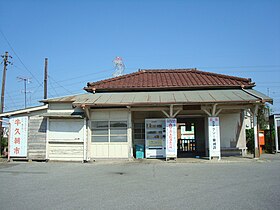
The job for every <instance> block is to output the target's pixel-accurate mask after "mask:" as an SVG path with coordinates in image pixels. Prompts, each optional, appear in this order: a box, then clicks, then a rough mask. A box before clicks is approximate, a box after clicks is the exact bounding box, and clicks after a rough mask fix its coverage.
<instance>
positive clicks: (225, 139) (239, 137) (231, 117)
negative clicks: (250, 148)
mask: <svg viewBox="0 0 280 210" xmlns="http://www.w3.org/2000/svg"><path fill="white" fill-rule="evenodd" d="M219 117H220V134H221V148H239V149H243V148H246V133H245V123H243V122H244V121H243V116H242V115H241V114H240V113H232V114H221V115H220V116H219Z"/></svg>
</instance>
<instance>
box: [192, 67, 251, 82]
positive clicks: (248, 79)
mask: <svg viewBox="0 0 280 210" xmlns="http://www.w3.org/2000/svg"><path fill="white" fill-rule="evenodd" d="M193 72H195V73H198V74H205V75H209V76H219V77H223V78H227V79H228V78H231V79H237V80H242V81H248V82H251V81H252V80H251V78H243V77H237V76H230V75H227V74H220V73H214V72H208V71H201V70H197V69H195V71H193Z"/></svg>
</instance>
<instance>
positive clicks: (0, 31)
mask: <svg viewBox="0 0 280 210" xmlns="http://www.w3.org/2000/svg"><path fill="white" fill-rule="evenodd" d="M0 33H1V34H2V36H3V37H4V39H5V41H6V42H7V44H8V45H9V47H10V48H11V50H12V51H13V53H14V54H15V56H16V57H17V58H18V60H19V61H20V63H21V64H22V65H23V67H24V68H25V70H27V71H28V72H29V74H30V75H31V76H32V77H33V78H34V79H35V80H36V81H37V82H38V84H40V82H39V80H38V79H37V78H36V77H35V76H34V74H33V73H32V72H31V71H30V70H29V69H28V68H27V67H26V65H25V64H24V63H23V61H22V60H21V58H20V57H19V56H18V54H17V53H16V51H15V50H14V48H13V47H12V45H11V44H10V42H9V40H8V39H7V37H6V36H5V34H4V33H3V31H2V30H1V29H0Z"/></svg>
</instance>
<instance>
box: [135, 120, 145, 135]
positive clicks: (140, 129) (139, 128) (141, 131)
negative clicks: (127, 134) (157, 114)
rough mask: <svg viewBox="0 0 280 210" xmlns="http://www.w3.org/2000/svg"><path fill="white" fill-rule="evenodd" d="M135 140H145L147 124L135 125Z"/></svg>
mask: <svg viewBox="0 0 280 210" xmlns="http://www.w3.org/2000/svg"><path fill="white" fill-rule="evenodd" d="M133 133H134V139H145V123H134V132H133Z"/></svg>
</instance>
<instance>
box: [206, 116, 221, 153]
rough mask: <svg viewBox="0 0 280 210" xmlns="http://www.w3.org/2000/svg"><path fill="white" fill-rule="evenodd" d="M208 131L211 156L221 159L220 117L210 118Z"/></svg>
mask: <svg viewBox="0 0 280 210" xmlns="http://www.w3.org/2000/svg"><path fill="white" fill-rule="evenodd" d="M208 130H209V156H210V158H211V157H219V158H220V157H221V149H220V123H219V117H209V118H208Z"/></svg>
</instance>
